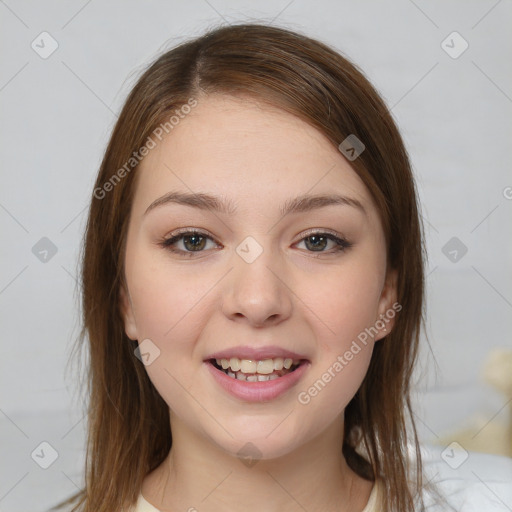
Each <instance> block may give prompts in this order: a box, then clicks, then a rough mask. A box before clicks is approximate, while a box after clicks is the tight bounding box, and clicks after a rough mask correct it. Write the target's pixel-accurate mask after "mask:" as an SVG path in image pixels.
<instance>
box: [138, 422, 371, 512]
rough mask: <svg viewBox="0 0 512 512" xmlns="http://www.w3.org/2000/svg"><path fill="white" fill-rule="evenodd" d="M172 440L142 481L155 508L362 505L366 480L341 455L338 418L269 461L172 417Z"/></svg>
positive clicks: (248, 510)
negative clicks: (225, 446)
mask: <svg viewBox="0 0 512 512" xmlns="http://www.w3.org/2000/svg"><path fill="white" fill-rule="evenodd" d="M171 429H172V435H173V445H172V449H171V451H170V452H169V455H168V456H167V458H166V459H165V461H164V462H163V463H162V464H161V465H160V466H159V467H158V468H157V469H156V470H155V471H153V472H152V473H151V474H150V475H148V476H147V477H146V479H145V480H144V484H143V486H142V494H143V495H144V497H145V498H146V499H147V500H148V501H149V502H150V503H152V504H153V505H154V506H155V507H156V508H159V509H160V510H162V511H175V510H199V511H201V512H214V511H221V510H230V511H233V512H238V511H240V512H241V511H244V512H260V511H261V510H262V509H263V510H265V511H268V512H278V511H279V512H303V511H304V510H307V511H309V512H316V511H320V510H321V511H322V512H329V511H333V512H334V511H336V512H340V511H347V512H348V511H349V510H350V511H352V512H355V511H361V510H363V509H364V507H365V505H366V503H367V502H368V497H369V494H370V492H371V488H372V485H373V484H372V483H371V482H368V481H366V480H364V479H362V478H361V477H359V476H357V475H356V474H355V473H354V472H353V471H352V470H351V469H350V468H349V467H348V465H347V463H346V461H345V459H344V457H343V455H342V451H341V449H342V436H341V432H342V431H343V418H342V417H341V418H340V419H338V420H336V421H334V422H333V423H332V424H331V425H330V426H329V428H328V429H327V430H326V431H324V432H321V433H320V434H319V435H317V436H316V437H315V438H313V439H311V440H310V441H309V442H308V443H306V444H304V445H302V446H301V447H300V448H299V449H297V450H295V451H293V452H291V453H288V454H286V455H283V456H281V457H278V458H275V459H270V460H263V459H261V460H256V459H255V460H252V461H251V460H250V459H249V460H243V459H239V458H236V457H233V456H231V455H229V454H228V453H226V452H225V451H223V450H222V449H221V448H220V447H219V446H218V445H216V444H214V443H212V442H211V440H209V439H207V438H205V437H204V436H201V435H200V434H199V433H197V432H193V431H191V430H190V429H189V428H187V427H186V426H185V425H184V424H183V423H181V422H180V420H179V418H176V417H172V419H171Z"/></svg>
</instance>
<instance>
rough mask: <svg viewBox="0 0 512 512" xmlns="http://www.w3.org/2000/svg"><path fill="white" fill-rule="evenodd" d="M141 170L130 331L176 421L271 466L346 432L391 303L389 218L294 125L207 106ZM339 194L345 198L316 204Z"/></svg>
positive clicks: (129, 255) (248, 106)
mask: <svg viewBox="0 0 512 512" xmlns="http://www.w3.org/2000/svg"><path fill="white" fill-rule="evenodd" d="M340 142H341V141H340ZM136 172H137V173H138V177H137V185H136V193H135V196H134V202H133V207H132V212H131V218H130V224H129V228H128V235H127V236H128V238H127V244H126V254H125V272H126V282H127V290H128V293H127V294H126V293H123V304H122V307H123V314H124V319H125V330H126V333H127V335H128V336H129V337H130V338H132V339H137V340H139V345H141V346H140V350H141V352H142V354H143V356H142V359H143V360H144V362H145V364H146V370H147V372H148V374H149V377H150V379H151V380H152V382H153V384H154V385H155V387H156V389H157V390H158V392H159V393H160V395H161V396H162V397H163V399H164V400H165V401H166V403H167V404H168V405H169V408H170V410H171V424H172V421H173V418H179V421H180V424H182V425H186V426H187V427H188V428H190V429H191V430H193V431H194V432H195V433H196V434H199V435H201V436H203V437H204V438H206V439H208V440H209V441H210V442H212V443H215V444H216V445H217V446H218V447H220V448H222V449H223V450H225V451H226V452H228V453H230V454H233V455H234V454H237V453H238V452H239V450H240V449H241V447H243V446H244V445H246V443H248V442H250V443H252V444H254V445H255V446H256V447H257V450H258V451H259V454H260V456H261V457H262V458H274V457H277V456H280V455H284V454H286V453H289V452H291V451H293V450H294V449H297V448H298V447H300V446H301V445H303V444H304V443H306V442H307V441H308V440H311V439H313V438H314V437H315V436H318V435H319V434H321V433H322V432H323V431H324V430H325V429H327V427H328V426H329V425H332V424H333V422H334V421H342V418H343V411H344V409H345V407H346V405H347V404H348V402H349V401H350V399H351V398H352V397H353V396H354V394H355V393H356V391H357V389H358V388H359V386H360V384H361V382H362V380H363V378H364V376H365V374H366V371H367V368H368V364H369V361H370V358H371V354H372V350H373V344H374V342H375V341H376V340H377V339H379V338H381V337H383V336H384V335H385V334H386V332H384V330H383V326H382V321H380V322H379V319H380V315H381V314H385V315H386V317H385V318H386V328H387V332H389V331H390V330H391V327H392V324H393V321H392V320H390V318H391V316H390V315H388V313H387V312H388V311H389V309H390V308H391V307H392V304H393V302H394V300H395V292H394V286H393V285H392V283H393V281H392V280H391V279H387V278H386V250H385V240H384V234H383V230H382V226H381V223H380V221H379V217H378V214H377V211H376V209H375V207H374V205H373V203H372V200H371V197H370V194H369V192H368V190H367V189H366V187H365V186H364V184H363V182H362V181H361V180H360V179H359V177H358V176H357V174H356V173H355V172H354V171H353V170H352V168H351V167H350V165H349V163H348V161H347V160H345V158H344V157H343V156H342V154H341V153H340V152H339V151H338V150H337V149H336V148H335V147H333V146H332V144H330V143H329V142H328V141H327V139H325V138H324V136H322V135H321V134H320V133H319V132H318V131H317V130H315V129H314V128H313V127H311V126H310V125H308V124H306V123H304V122H303V121H301V120H298V119H297V118H295V117H293V116H291V115H290V114H287V113H285V112H283V111H280V110H277V109H272V108H271V107H267V106H264V107H263V106H258V105H257V104H256V103H255V102H253V101H250V100H247V99H245V100H241V99H235V98H233V97H227V96H221V95H211V96H207V97H204V98H202V99H200V100H199V103H198V105H197V107H196V108H194V109H193V110H192V112H191V113H190V114H188V115H187V116H186V117H185V118H184V119H181V120H180V122H179V124H178V125H177V126H175V127H174V129H173V130H172V131H171V132H170V134H169V135H168V136H166V138H164V139H163V140H162V142H161V143H159V144H158V145H157V147H155V148H154V149H152V150H151V151H150V152H149V154H148V155H147V156H146V157H145V159H144V160H143V161H142V163H141V165H140V166H139V168H138V169H137V171H136ZM171 193H172V194H175V196H174V198H175V199H176V198H177V197H178V196H179V195H183V196H187V197H188V198H189V199H188V200H187V204H185V203H184V202H179V201H173V200H171V199H172V197H171V196H170V195H169V194H171ZM206 195H207V196H212V197H215V198H216V200H215V202H214V201H213V200H210V199H208V200H204V198H205V196H206ZM334 195H337V196H342V197H343V198H345V199H341V200H339V201H338V202H332V201H331V202H329V201H326V200H322V199H317V200H316V201H315V200H310V199H308V198H311V197H313V196H315V197H317V196H334ZM166 197H167V199H168V200H165V199H163V198H166ZM297 198H301V200H300V201H297ZM201 199H203V202H201ZM327 203H329V204H327ZM218 205H220V207H219V208H217V206H218ZM223 205H225V208H224V206H223ZM291 206H293V208H292V209H291V210H289V208H290V207H291ZM189 231H199V232H200V233H199V234H195V235H193V234H192V235H191V234H190V233H188V236H187V232H189ZM183 234H184V236H181V238H179V237H178V238H175V240H174V242H172V243H170V242H167V244H166V241H169V240H170V239H171V238H173V237H175V236H176V235H183ZM331 235H332V236H333V237H331ZM335 237H337V238H338V239H339V240H341V242H338V241H337V239H336V238H335ZM393 316H394V315H393ZM376 324H377V327H380V328H375V325H376ZM365 329H367V330H366V331H365ZM372 329H373V330H372ZM365 333H366V335H365ZM369 333H371V335H369ZM363 340H364V342H363ZM217 359H218V360H219V363H220V365H219V366H221V367H222V363H223V361H222V360H223V359H224V360H225V361H224V366H227V364H229V367H228V368H225V370H223V369H222V368H220V369H219V368H217V367H216V366H215V364H217V361H216V360H217ZM287 359H289V360H291V361H286V360H287ZM297 362H298V363H300V364H299V366H297V367H296V369H294V368H295V363H297ZM290 363H291V364H292V367H291V368H289V369H287V368H286V366H289V364H290ZM283 365H284V367H283ZM276 368H277V370H275V369H276ZM280 368H282V369H280ZM290 370H294V371H290ZM226 372H229V375H228V374H227V373H226Z"/></svg>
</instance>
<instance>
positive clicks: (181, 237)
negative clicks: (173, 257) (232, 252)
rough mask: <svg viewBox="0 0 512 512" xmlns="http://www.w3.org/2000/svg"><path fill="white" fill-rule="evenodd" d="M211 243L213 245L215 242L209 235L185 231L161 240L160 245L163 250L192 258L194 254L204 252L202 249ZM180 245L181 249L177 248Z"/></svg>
mask: <svg viewBox="0 0 512 512" xmlns="http://www.w3.org/2000/svg"><path fill="white" fill-rule="evenodd" d="M208 241H211V242H213V243H214V245H215V241H214V240H213V238H212V237H211V236H209V235H206V234H205V233H202V232H200V231H185V232H182V233H179V234H177V235H174V236H172V237H170V238H168V239H166V240H163V241H162V242H161V243H160V245H161V246H162V247H163V248H164V249H168V250H169V251H171V252H174V253H178V254H181V255H184V256H192V255H193V253H195V252H205V251H204V249H205V247H206V245H207V243H208ZM179 243H181V245H182V247H177V246H178V244H179Z"/></svg>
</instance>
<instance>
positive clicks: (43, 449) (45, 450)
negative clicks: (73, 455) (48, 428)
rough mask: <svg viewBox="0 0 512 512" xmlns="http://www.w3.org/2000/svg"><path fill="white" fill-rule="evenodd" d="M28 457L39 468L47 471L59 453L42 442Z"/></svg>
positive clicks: (45, 442) (48, 444)
mask: <svg viewBox="0 0 512 512" xmlns="http://www.w3.org/2000/svg"><path fill="white" fill-rule="evenodd" d="M30 456H31V457H32V460H33V461H34V462H35V463H36V464H37V465H38V466H39V467H40V468H42V469H48V468H49V467H50V466H51V465H52V464H53V463H54V462H55V461H56V460H57V459H58V458H59V453H58V452H57V450H56V449H55V448H54V447H53V446H52V445H51V444H50V443H48V442H47V441H43V442H42V443H40V444H39V445H37V447H36V448H35V449H34V451H33V452H32V453H31V454H30Z"/></svg>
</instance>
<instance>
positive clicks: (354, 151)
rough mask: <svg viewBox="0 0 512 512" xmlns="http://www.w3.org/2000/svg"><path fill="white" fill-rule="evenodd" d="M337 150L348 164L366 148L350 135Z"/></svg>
mask: <svg viewBox="0 0 512 512" xmlns="http://www.w3.org/2000/svg"><path fill="white" fill-rule="evenodd" d="M338 149H339V150H340V152H341V154H342V155H343V156H344V157H345V158H346V159H347V160H348V161H349V162H353V161H354V160H355V159H356V158H357V157H358V156H359V155H360V154H361V153H362V152H363V151H364V150H365V149H366V146H365V145H364V144H363V142H362V141H361V140H359V139H358V138H357V137H356V136H355V135H354V134H350V135H349V136H348V137H347V138H346V139H345V140H344V141H343V142H342V143H341V144H340V145H339V146H338Z"/></svg>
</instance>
